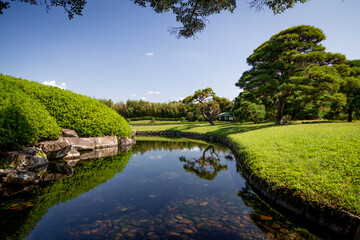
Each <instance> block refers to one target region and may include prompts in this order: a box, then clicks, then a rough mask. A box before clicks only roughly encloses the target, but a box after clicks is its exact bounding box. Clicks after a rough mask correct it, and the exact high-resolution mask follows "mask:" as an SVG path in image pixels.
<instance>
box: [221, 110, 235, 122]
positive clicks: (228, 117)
mask: <svg viewBox="0 0 360 240" xmlns="http://www.w3.org/2000/svg"><path fill="white" fill-rule="evenodd" d="M217 119H218V120H219V121H233V120H234V117H233V116H232V115H231V114H230V113H228V112H223V113H220V114H219V115H217Z"/></svg>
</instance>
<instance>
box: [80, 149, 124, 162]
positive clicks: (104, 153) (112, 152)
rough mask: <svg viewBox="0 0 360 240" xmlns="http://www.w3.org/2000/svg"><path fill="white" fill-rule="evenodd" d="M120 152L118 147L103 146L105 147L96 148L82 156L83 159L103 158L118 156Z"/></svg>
mask: <svg viewBox="0 0 360 240" xmlns="http://www.w3.org/2000/svg"><path fill="white" fill-rule="evenodd" d="M117 154H118V147H117V146H116V147H112V148H103V149H95V150H93V151H91V152H85V153H83V154H82V155H81V156H80V159H81V160H85V159H89V158H103V157H111V156H116V155H117Z"/></svg>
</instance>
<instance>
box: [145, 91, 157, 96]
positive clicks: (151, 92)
mask: <svg viewBox="0 0 360 240" xmlns="http://www.w3.org/2000/svg"><path fill="white" fill-rule="evenodd" d="M147 94H149V95H152V94H154V95H159V94H160V92H159V91H148V93H147Z"/></svg>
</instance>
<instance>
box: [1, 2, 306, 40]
mask: <svg viewBox="0 0 360 240" xmlns="http://www.w3.org/2000/svg"><path fill="white" fill-rule="evenodd" d="M11 1H16V0H11ZM18 1H20V2H24V3H30V4H34V5H38V4H41V5H45V6H46V8H47V9H49V8H50V7H52V6H55V7H57V6H61V7H63V8H64V9H65V11H66V12H67V14H68V17H69V19H72V18H73V17H74V15H82V10H83V8H84V6H85V4H86V3H87V1H86V0H18ZM131 1H133V2H134V4H137V5H139V6H142V7H146V6H150V7H151V8H153V9H154V11H155V12H156V13H163V12H168V11H172V12H173V13H174V14H175V15H176V21H177V22H180V23H181V24H182V26H181V27H173V28H170V32H171V33H173V34H177V36H178V37H185V38H190V37H194V36H195V35H196V33H198V32H201V31H202V30H204V28H205V27H206V22H207V21H208V19H207V17H209V16H211V15H213V14H219V13H221V12H223V11H230V12H231V13H232V12H233V11H234V9H235V8H236V0H131ZM308 1H310V0H252V1H251V2H250V6H251V7H252V8H255V9H256V10H260V9H263V8H264V7H267V8H269V9H271V10H272V11H273V12H274V13H275V14H277V13H282V12H284V11H285V10H286V9H288V8H292V7H293V6H294V5H295V3H305V2H308ZM9 3H10V1H9V0H0V14H3V10H4V9H7V8H9Z"/></svg>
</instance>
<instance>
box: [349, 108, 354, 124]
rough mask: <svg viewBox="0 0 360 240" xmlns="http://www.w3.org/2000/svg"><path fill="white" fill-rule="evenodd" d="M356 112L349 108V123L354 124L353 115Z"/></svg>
mask: <svg viewBox="0 0 360 240" xmlns="http://www.w3.org/2000/svg"><path fill="white" fill-rule="evenodd" d="M353 112H354V110H353V109H352V107H349V109H348V122H352V114H353Z"/></svg>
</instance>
